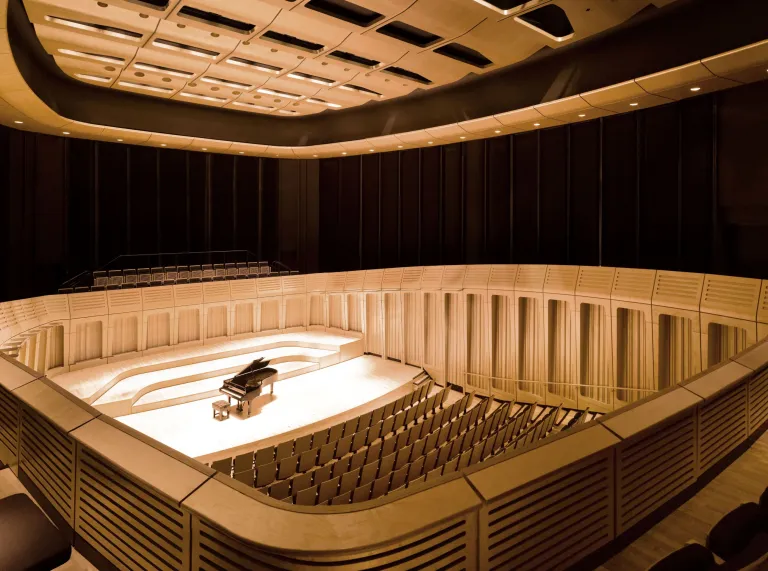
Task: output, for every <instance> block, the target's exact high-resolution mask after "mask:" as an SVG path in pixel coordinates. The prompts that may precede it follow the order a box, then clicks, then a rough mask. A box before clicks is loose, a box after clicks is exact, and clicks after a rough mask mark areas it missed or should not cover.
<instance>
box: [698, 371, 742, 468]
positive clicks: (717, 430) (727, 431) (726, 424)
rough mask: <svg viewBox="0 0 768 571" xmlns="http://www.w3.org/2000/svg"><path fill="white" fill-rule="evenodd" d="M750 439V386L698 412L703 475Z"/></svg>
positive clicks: (739, 387)
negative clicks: (748, 426) (748, 393)
mask: <svg viewBox="0 0 768 571" xmlns="http://www.w3.org/2000/svg"><path fill="white" fill-rule="evenodd" d="M746 438H747V384H746V383H741V384H740V385H739V386H738V387H736V388H734V389H731V390H729V391H728V392H726V393H724V394H722V395H719V396H718V397H717V398H715V399H713V400H711V401H709V402H707V403H705V404H704V405H702V407H701V410H700V411H699V469H700V471H701V472H704V471H705V470H707V469H708V468H710V467H711V466H712V465H713V464H714V463H715V462H717V461H718V460H720V459H721V458H722V457H723V456H725V455H726V454H728V452H730V451H731V450H733V449H734V448H735V447H736V446H738V445H739V444H740V443H742V442H743V441H744V440H745V439H746Z"/></svg>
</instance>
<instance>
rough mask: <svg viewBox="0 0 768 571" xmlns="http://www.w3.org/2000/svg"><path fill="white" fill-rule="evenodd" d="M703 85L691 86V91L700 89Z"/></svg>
mask: <svg viewBox="0 0 768 571" xmlns="http://www.w3.org/2000/svg"><path fill="white" fill-rule="evenodd" d="M700 89H701V87H691V91H699V90H700Z"/></svg>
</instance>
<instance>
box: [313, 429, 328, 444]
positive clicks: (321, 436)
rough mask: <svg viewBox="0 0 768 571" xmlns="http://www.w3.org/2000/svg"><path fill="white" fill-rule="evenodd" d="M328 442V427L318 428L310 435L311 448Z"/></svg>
mask: <svg viewBox="0 0 768 571" xmlns="http://www.w3.org/2000/svg"><path fill="white" fill-rule="evenodd" d="M327 443H328V429H327V428H326V429H324V430H318V431H317V432H315V433H314V434H313V435H312V448H320V447H321V446H322V445H323V444H327Z"/></svg>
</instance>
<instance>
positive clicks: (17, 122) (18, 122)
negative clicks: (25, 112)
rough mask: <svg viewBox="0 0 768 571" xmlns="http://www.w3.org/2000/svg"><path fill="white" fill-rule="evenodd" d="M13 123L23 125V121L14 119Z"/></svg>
mask: <svg viewBox="0 0 768 571" xmlns="http://www.w3.org/2000/svg"><path fill="white" fill-rule="evenodd" d="M14 123H16V124H17V125H23V124H24V121H14Z"/></svg>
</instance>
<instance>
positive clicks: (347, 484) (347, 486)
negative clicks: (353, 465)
mask: <svg viewBox="0 0 768 571" xmlns="http://www.w3.org/2000/svg"><path fill="white" fill-rule="evenodd" d="M360 472H361V470H360V468H358V469H356V470H351V471H349V472H347V473H346V474H342V475H341V485H340V486H339V493H340V494H343V493H345V492H351V491H353V490H354V489H355V488H356V487H357V481H358V479H359V478H360Z"/></svg>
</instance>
